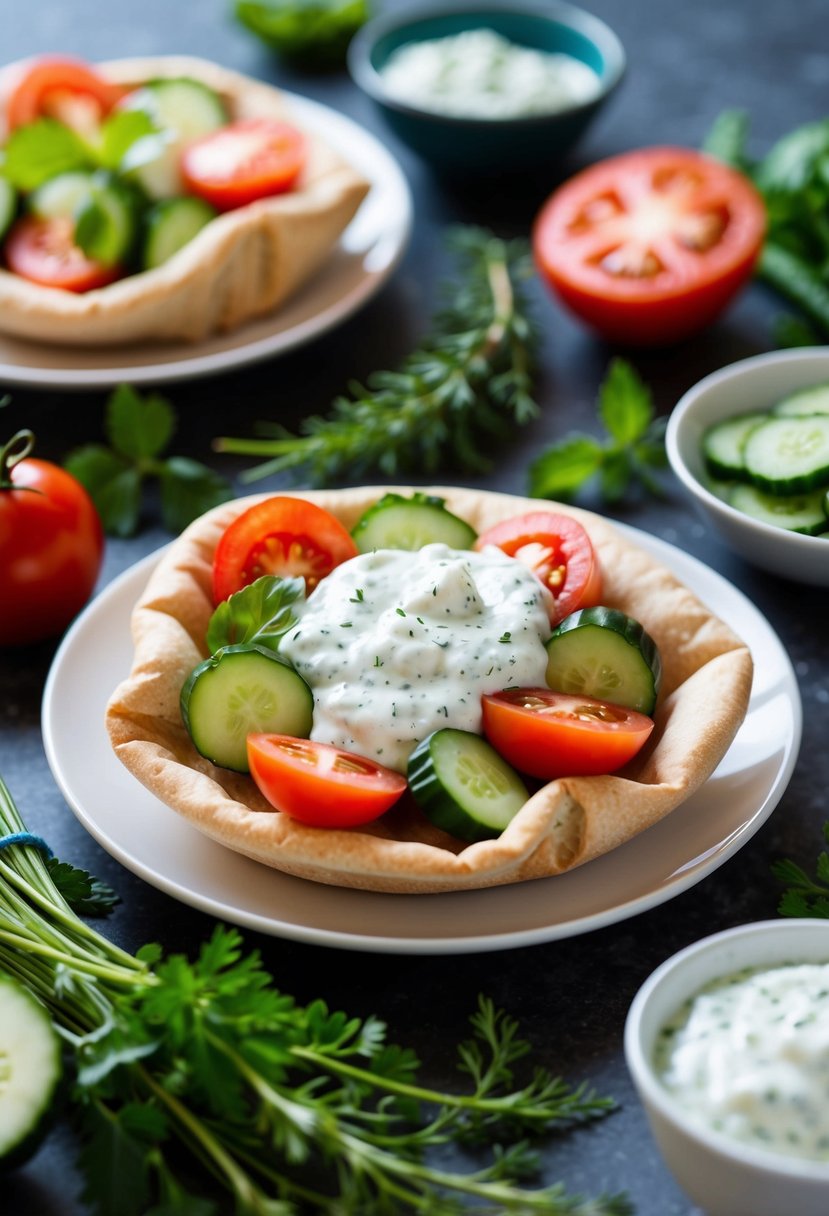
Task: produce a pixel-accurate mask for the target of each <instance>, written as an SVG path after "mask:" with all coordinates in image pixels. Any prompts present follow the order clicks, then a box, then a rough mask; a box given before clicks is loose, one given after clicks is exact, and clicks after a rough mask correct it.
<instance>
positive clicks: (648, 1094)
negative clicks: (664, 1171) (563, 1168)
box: [625, 919, 829, 1216]
mask: <svg viewBox="0 0 829 1216" xmlns="http://www.w3.org/2000/svg"><path fill="white" fill-rule="evenodd" d="M625 1056H626V1059H627V1064H628V1068H629V1070H630V1073H631V1076H632V1078H633V1081H634V1084H635V1085H636V1088H637V1090H638V1093H639V1097H640V1098H641V1100H642V1104H643V1106H644V1108H645V1112H646V1114H647V1117H648V1121H649V1123H650V1127H651V1131H652V1133H653V1135H654V1138H655V1139H656V1142H657V1144H658V1145H659V1148H660V1150H661V1152H662V1155H663V1157H664V1159H665V1162H666V1164H667V1165H668V1167H669V1168H670V1170H671V1172H672V1173H673V1174H674V1176H675V1178H676V1179H677V1181H678V1182H679V1184H680V1186H681V1187H682V1188H683V1190H684V1191H686V1192H687V1194H688V1195H689V1196H690V1197H691V1199H693V1201H694V1202H695V1203H696V1204H699V1206H700V1207H701V1208H703V1210H704V1211H705V1212H706V1213H708V1216H789V1213H791V1212H796V1213H797V1216H825V1213H826V1212H827V1211H829V923H827V922H826V921H821V920H807V919H792V920H779V921H760V922H756V923H753V924H747V925H741V926H739V927H738V928H734V929H728V930H725V931H724V932H722V933H717V934H715V935H714V936H712V937H707V938H705V939H703V940H702V941H699V942H696V943H695V944H694V945H692V946H689V947H687V948H686V949H685V950H682V951H680V952H679V953H678V954H676V955H674V956H673V957H672V958H669V959H668V960H667V961H666V962H665V963H663V964H662V965H661V966H660V967H659V968H657V970H656V971H655V972H654V973H653V974H652V975H651V976H650V977H649V979H648V980H646V982H645V983H644V984H643V986H642V988H641V989H640V990H639V992H638V993H637V995H636V997H635V998H634V1001H633V1003H632V1005H631V1007H630V1012H629V1014H628V1018H627V1023H626V1026H625Z"/></svg>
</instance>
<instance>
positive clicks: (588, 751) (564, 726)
mask: <svg viewBox="0 0 829 1216" xmlns="http://www.w3.org/2000/svg"><path fill="white" fill-rule="evenodd" d="M481 705H482V710H483V719H484V734H485V735H486V737H487V738H488V739H489V741H490V743H491V744H492V746H493V747H494V748H495V750H496V751H497V752H499V753H500V754H501V755H502V756H503V757H504V759H505V760H508V761H509V763H510V764H513V765H514V766H515V767H516V768H517V769H520V770H521V772H522V773H529V774H530V775H531V776H533V777H543V778H544V779H545V780H547V781H551V780H553V779H554V778H555V777H585V776H595V775H597V774H600V773H613V772H615V771H616V769H618V768H621V767H622V765H624V764H627V762H628V761H629V760H632V759H633V757H634V756H635V755H636V753H637V752H638V751H639V749H640V748H641V747H642V746H643V745H644V744H645V742H646V740H647V738H648V736H649V735H650V733H651V731H652V730H653V726H654V724H653V721H652V719H651V718H647V717H645V715H644V714H640V713H637V712H636V711H635V710H633V709H625V708H624V707H623V706H621V705H611V704H610V703H609V702H608V701H596V700H594V699H593V698H591V697H571V696H569V695H567V694H566V693H560V692H551V691H550V689H549V688H511V689H507V690H506V691H505V692H496V693H492V694H485V695H484V696H483V697H482V698H481Z"/></svg>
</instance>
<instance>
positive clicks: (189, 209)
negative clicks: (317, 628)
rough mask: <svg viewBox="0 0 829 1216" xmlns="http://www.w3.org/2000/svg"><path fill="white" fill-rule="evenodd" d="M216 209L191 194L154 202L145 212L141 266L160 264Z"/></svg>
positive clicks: (209, 219) (208, 220)
mask: <svg viewBox="0 0 829 1216" xmlns="http://www.w3.org/2000/svg"><path fill="white" fill-rule="evenodd" d="M217 215H218V212H217V211H216V209H215V208H214V207H211V206H210V204H209V203H206V202H204V200H203V199H200V198H195V197H193V196H191V195H188V196H186V197H185V198H168V199H163V200H162V201H160V202H157V203H155V204H154V205H153V206H152V207H151V208H150V210H149V211H148V212H147V217H146V236H145V238H144V251H143V255H142V262H143V265H144V269H145V270H153V269H154V268H155V267H156V266H162V265H163V264H164V263H165V262H166V261H168V260H169V259H170V258H171V257H172V256H173V254H174V253H178V251H179V249H183V248H184V246H185V245H187V244H189V242H190V241H192V239H193V237H194V236H195V235H196V233H198V232H201V230H202V228H204V226H205V224H209V223H210V221H211V220H212V219H215V218H216V216H217Z"/></svg>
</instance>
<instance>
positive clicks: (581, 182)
mask: <svg viewBox="0 0 829 1216" xmlns="http://www.w3.org/2000/svg"><path fill="white" fill-rule="evenodd" d="M765 228H766V212H765V207H764V204H763V201H762V199H761V198H760V195H759V194H758V193H757V191H756V190H755V189H754V186H753V185H752V184H751V182H749V181H748V179H747V178H746V177H744V176H743V174H741V173H738V172H737V171H736V170H734V169H731V168H729V167H728V166H727V165H723V164H721V163H720V162H719V161H716V160H714V159H712V158H711V157H709V156H705V155H704V154H703V153H701V152H695V151H692V150H690V149H686V148H643V149H641V150H639V151H636V152H627V153H624V154H623V155H621V156H614V157H611V158H610V159H609V160H603V161H599V162H598V164H595V165H592V166H591V167H590V168H589V169H585V170H584V171H583V172H582V173H578V174H576V176H575V177H573V178H571V179H570V180H569V181H568V182H565V183H564V185H563V186H561V187H560V188H559V189H558V190H556V191H555V192H554V193H553V194H552V195H551V197H550V198H549V199H548V200H547V202H546V203H545V205H544V207H543V208H542V210H541V212H540V214H539V216H538V218H537V220H536V222H535V226H534V229H533V251H534V254H535V259H536V263H537V265H538V268H539V270H540V271H541V273H542V275H543V276H544V277H545V278H546V280H547V282H548V283H549V284H550V286H551V287H552V288H553V290H554V291H555V292H556V293H557V295H558V296H559V297H560V299H561V300H562V301H563V302H564V303H565V304H567V305H568V306H569V307H570V308H571V309H572V310H573V312H574V313H576V314H577V315H578V316H579V317H581V318H582V319H583V320H584V321H586V322H587V323H588V324H589V325H591V326H593V327H594V328H595V329H597V330H598V331H599V332H600V333H601V334H604V335H605V337H608V338H610V339H612V340H615V341H620V342H625V343H631V344H634V345H655V344H660V343H667V342H673V341H676V340H677V339H679V338H683V337H687V336H688V335H689V334H692V333H695V332H696V331H697V330H699V329H702V327H703V326H705V325H707V324H708V323H709V322H711V321H713V319H714V318H715V317H716V316H717V314H718V313H719V312H720V311H721V310H722V309H723V308H724V307H725V306H726V304H728V302H729V301H730V300H731V298H732V297H733V296H734V295H735V293H736V292H737V291H738V290H739V288H740V287H741V286H742V285H743V283H745V282H746V280H747V279H748V278H749V276H750V275H751V272H752V270H753V268H754V264H755V262H756V260H757V257H758V256H759V253H760V249H761V247H762V244H763V237H764V234H765Z"/></svg>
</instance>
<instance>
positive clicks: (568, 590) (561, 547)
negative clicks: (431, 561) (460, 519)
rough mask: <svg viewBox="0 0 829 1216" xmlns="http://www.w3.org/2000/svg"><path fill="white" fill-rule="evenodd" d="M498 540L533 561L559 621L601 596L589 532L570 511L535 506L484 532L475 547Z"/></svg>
mask: <svg viewBox="0 0 829 1216" xmlns="http://www.w3.org/2000/svg"><path fill="white" fill-rule="evenodd" d="M487 545H497V547H498V548H499V549H502V550H503V551H504V553H506V554H508V556H509V557H514V558H516V559H517V560H518V561H519V562H523V564H524V565H525V566H529V568H530V570H532V572H533V574H535V575H536V577H537V578H539V579H540V580H541V582H542V583H543V584H544V586H545V587H546V588H547V590H548V591H550V592H551V593H552V596H553V600H554V608H553V611H552V612H551V613H550V620H551V622H552V624H553V625H557V624H558V622H559V621H561V620H563V619H564V617H566V616H569V615H570V613H571V612H575V611H576V609H577V608H592V607H594V606H595V605H596V604H600V603H601V601H602V571H601V567H600V566H599V560H598V558H597V557H596V553H595V550H594V548H593V545H592V543H591V540H590V537H589V536H588V535H587V533H586V532H585V530H584V528H583V527H582V526H581V524H580V523H579V522H578V521H577V520H575V519H573V518H572V517H571V516H569V515H558V514H556V513H555V512H553V511H530V512H529V513H528V514H527V515H518V516H516V517H515V519H506V520H504V522H503V523H500V524H495V526H494V527H492V528H488V529H487V531H486V532H482V533H481V535H480V536H479V537H478V539H477V540H476V541H475V544H474V548H475V549H483V548H485V547H486V546H487Z"/></svg>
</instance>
